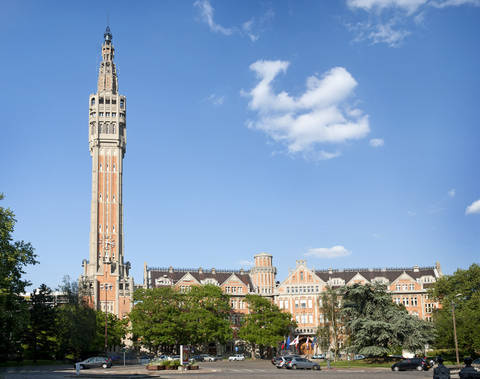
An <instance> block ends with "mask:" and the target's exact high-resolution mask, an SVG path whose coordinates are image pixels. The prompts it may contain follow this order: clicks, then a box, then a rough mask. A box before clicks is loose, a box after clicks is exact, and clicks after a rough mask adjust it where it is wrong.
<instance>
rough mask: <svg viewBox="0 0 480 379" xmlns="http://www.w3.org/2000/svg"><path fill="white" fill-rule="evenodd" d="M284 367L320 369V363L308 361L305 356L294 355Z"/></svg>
mask: <svg viewBox="0 0 480 379" xmlns="http://www.w3.org/2000/svg"><path fill="white" fill-rule="evenodd" d="M286 368H292V369H294V370H296V369H297V368H303V369H307V370H320V365H319V364H318V363H315V362H312V361H309V360H308V359H306V358H298V357H294V358H292V359H291V360H289V361H288V362H287V364H286Z"/></svg>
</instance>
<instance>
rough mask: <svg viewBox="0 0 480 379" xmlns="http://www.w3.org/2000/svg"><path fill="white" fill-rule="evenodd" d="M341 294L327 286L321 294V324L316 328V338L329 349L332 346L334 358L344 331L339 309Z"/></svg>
mask: <svg viewBox="0 0 480 379" xmlns="http://www.w3.org/2000/svg"><path fill="white" fill-rule="evenodd" d="M341 298H342V296H341V294H340V293H339V292H338V291H337V290H335V289H333V288H332V287H328V288H327V290H326V291H325V292H324V293H323V294H322V297H321V303H320V314H321V315H322V316H323V326H322V327H321V328H319V330H318V339H319V343H320V345H321V346H325V347H326V349H328V350H330V348H331V347H332V348H333V357H334V360H336V359H337V356H338V353H339V350H340V340H341V338H342V337H345V336H343V335H342V334H343V333H342V332H344V328H343V322H342V310H341Z"/></svg>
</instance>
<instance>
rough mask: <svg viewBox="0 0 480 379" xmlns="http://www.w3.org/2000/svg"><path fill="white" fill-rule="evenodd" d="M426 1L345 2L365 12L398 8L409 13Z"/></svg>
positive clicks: (358, 0) (382, 0)
mask: <svg viewBox="0 0 480 379" xmlns="http://www.w3.org/2000/svg"><path fill="white" fill-rule="evenodd" d="M427 1H428V0H347V5H348V6H349V7H350V8H352V9H354V8H360V9H363V10H365V11H372V10H375V11H381V10H383V9H385V8H400V9H403V10H405V11H407V12H409V13H412V12H415V11H416V10H417V9H418V8H419V7H420V6H421V5H423V4H425V3H426V2H427Z"/></svg>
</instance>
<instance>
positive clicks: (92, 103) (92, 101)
mask: <svg viewBox="0 0 480 379" xmlns="http://www.w3.org/2000/svg"><path fill="white" fill-rule="evenodd" d="M90 104H91V105H95V98H94V97H92V100H91V101H90Z"/></svg>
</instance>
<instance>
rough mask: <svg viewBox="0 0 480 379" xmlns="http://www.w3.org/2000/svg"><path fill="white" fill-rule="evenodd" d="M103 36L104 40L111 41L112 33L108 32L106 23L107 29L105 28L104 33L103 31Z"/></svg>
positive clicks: (108, 28) (108, 27)
mask: <svg viewBox="0 0 480 379" xmlns="http://www.w3.org/2000/svg"><path fill="white" fill-rule="evenodd" d="M103 38H105V42H107V43H110V42H112V33H111V32H110V26H108V25H107V29H105V33H103Z"/></svg>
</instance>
